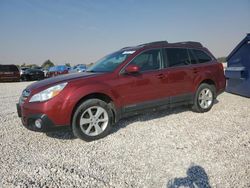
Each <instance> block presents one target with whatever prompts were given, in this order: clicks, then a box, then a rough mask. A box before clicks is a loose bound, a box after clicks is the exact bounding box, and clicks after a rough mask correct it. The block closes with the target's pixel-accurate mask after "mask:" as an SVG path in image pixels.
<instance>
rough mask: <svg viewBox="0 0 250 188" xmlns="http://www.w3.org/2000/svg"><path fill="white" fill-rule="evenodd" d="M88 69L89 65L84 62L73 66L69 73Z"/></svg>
mask: <svg viewBox="0 0 250 188" xmlns="http://www.w3.org/2000/svg"><path fill="white" fill-rule="evenodd" d="M86 70H87V66H86V65H84V64H78V65H76V66H74V67H71V68H70V70H69V73H77V72H85V71H86Z"/></svg>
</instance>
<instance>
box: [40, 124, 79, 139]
mask: <svg viewBox="0 0 250 188" xmlns="http://www.w3.org/2000/svg"><path fill="white" fill-rule="evenodd" d="M45 134H46V135H47V136H48V137H51V138H56V139H62V140H73V139H76V137H75V136H74V135H73V132H72V130H71V128H70V127H60V128H57V129H56V130H53V131H50V132H46V133H45Z"/></svg>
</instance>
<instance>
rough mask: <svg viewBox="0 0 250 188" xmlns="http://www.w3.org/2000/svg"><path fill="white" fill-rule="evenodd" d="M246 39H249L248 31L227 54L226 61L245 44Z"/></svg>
mask: <svg viewBox="0 0 250 188" xmlns="http://www.w3.org/2000/svg"><path fill="white" fill-rule="evenodd" d="M246 41H250V33H248V34H247V36H246V37H245V38H244V39H243V40H242V41H241V42H240V43H239V44H238V45H237V46H236V47H235V48H234V49H233V51H232V52H231V53H230V54H229V55H228V56H227V61H228V60H229V59H230V58H231V57H232V56H233V55H234V54H235V53H236V52H237V51H238V50H239V49H240V48H241V47H242V46H243V45H244V44H245V42H246Z"/></svg>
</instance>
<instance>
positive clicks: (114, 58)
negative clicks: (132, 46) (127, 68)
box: [87, 51, 135, 72]
mask: <svg viewBox="0 0 250 188" xmlns="http://www.w3.org/2000/svg"><path fill="white" fill-rule="evenodd" d="M134 52H135V51H118V52H115V53H112V54H110V55H107V56H105V57H104V58H102V59H100V60H99V61H97V62H96V63H95V64H94V65H92V66H91V67H89V68H88V69H87V72H112V71H114V70H115V69H116V68H117V67H118V66H119V65H120V64H121V63H123V62H124V61H125V60H126V59H127V58H128V56H130V55H131V54H133V53H134Z"/></svg>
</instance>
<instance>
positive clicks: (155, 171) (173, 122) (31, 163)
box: [0, 82, 250, 187]
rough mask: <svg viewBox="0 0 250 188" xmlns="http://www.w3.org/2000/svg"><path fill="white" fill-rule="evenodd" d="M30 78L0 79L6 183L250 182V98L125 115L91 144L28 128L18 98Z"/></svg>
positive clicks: (1, 164)
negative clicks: (203, 108)
mask: <svg viewBox="0 0 250 188" xmlns="http://www.w3.org/2000/svg"><path fill="white" fill-rule="evenodd" d="M28 84H29V83H28V82H22V83H0V88H1V90H0V104H1V105H0V126H1V131H0V149H1V153H0V187H46V186H48V187H177V186H181V185H182V186H190V185H191V184H196V185H197V186H200V187H209V186H211V187H250V99H247V98H243V97H240V96H236V95H232V94H228V93H224V94H222V95H221V96H219V97H218V102H217V103H216V104H215V106H214V107H213V108H212V110H211V111H210V112H208V113H204V114H198V113H194V112H192V111H190V110H189V108H187V107H182V108H175V109H172V110H165V111H162V112H155V113H148V114H145V115H140V116H136V117H132V118H128V119H124V120H122V121H120V122H119V123H118V125H117V126H116V127H115V129H114V131H113V132H112V134H110V135H109V136H107V137H106V138H104V139H101V140H98V141H94V142H90V143H87V142H84V141H82V140H80V139H76V138H74V137H73V135H72V134H71V132H70V131H69V130H61V131H58V132H53V133H47V134H45V133H36V132H32V131H29V130H27V129H25V128H24V127H22V126H21V121H20V119H19V118H18V117H17V113H16V109H15V103H16V102H17V101H18V98H19V95H20V93H21V91H22V90H23V89H24V88H25V87H26V86H27V85H28Z"/></svg>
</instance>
